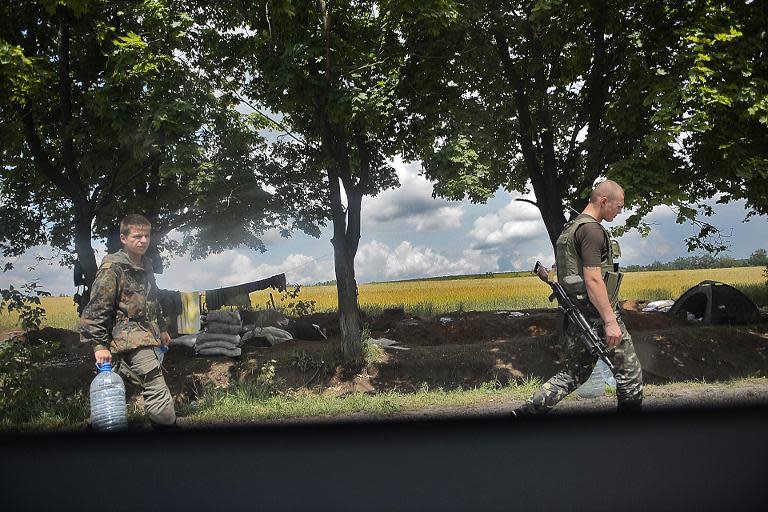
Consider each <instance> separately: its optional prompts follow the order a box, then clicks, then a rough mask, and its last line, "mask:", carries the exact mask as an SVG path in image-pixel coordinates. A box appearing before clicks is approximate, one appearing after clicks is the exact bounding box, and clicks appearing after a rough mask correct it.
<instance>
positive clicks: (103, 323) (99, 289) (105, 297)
mask: <svg viewBox="0 0 768 512" xmlns="http://www.w3.org/2000/svg"><path fill="white" fill-rule="evenodd" d="M117 295H118V277H117V274H116V273H115V271H114V270H113V269H112V268H109V267H107V268H102V269H100V270H99V272H98V273H97V274H96V279H95V280H94V281H93V285H92V286H91V300H90V302H88V305H87V306H86V307H85V309H84V310H83V315H82V317H81V318H80V341H82V342H87V343H90V344H91V345H92V346H93V351H94V352H98V351H101V350H109V342H110V341H111V339H112V326H113V325H114V322H115V310H116V308H117V301H118V297H117Z"/></svg>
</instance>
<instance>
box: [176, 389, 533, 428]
mask: <svg viewBox="0 0 768 512" xmlns="http://www.w3.org/2000/svg"><path fill="white" fill-rule="evenodd" d="M540 385H541V382H540V381H539V380H538V379H535V378H531V379H527V380H525V381H523V382H520V383H517V384H512V385H509V386H500V385H498V383H496V382H491V383H487V384H485V385H483V386H480V387H478V388H475V389H470V390H461V389H457V390H444V389H429V388H428V387H427V386H426V384H425V385H423V386H422V388H421V389H420V390H419V391H417V392H415V393H399V392H386V393H377V394H364V393H354V394H350V395H344V396H325V395H320V394H316V393H307V394H297V395H293V396H291V395H288V394H271V393H270V392H269V391H268V390H265V389H264V388H262V387H260V386H257V385H255V384H253V383H238V384H235V385H232V386H230V387H229V388H226V389H219V390H212V391H210V392H209V393H207V394H206V395H205V396H204V397H203V398H202V399H201V400H199V401H197V402H195V403H193V404H190V405H188V406H186V407H185V408H184V409H183V411H181V413H182V414H183V415H185V416H186V417H187V420H188V421H191V422H192V423H196V422H200V423H207V422H214V423H228V422H247V421H258V420H271V419H278V418H300V417H312V416H339V415H346V414H354V413H366V414H375V415H385V416H386V415H391V414H395V413H399V412H405V411H417V410H424V409H429V408H444V407H467V406H471V405H477V404H481V403H485V402H489V401H491V400H493V401H512V400H525V399H526V398H528V397H529V396H530V395H531V393H533V392H534V391H535V390H536V389H537V388H538V386H540Z"/></svg>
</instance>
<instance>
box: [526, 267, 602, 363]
mask: <svg viewBox="0 0 768 512" xmlns="http://www.w3.org/2000/svg"><path fill="white" fill-rule="evenodd" d="M533 273H534V274H536V275H537V276H539V279H541V280H542V281H544V282H545V283H547V284H548V285H549V286H551V287H552V295H550V296H549V301H550V302H552V301H553V300H555V299H557V302H558V303H560V309H561V310H562V311H563V312H564V313H565V315H566V316H567V317H568V321H569V322H573V323H574V324H575V325H576V327H577V328H578V330H579V339H580V340H581V341H582V343H584V345H586V346H587V349H589V353H590V354H592V355H595V356H598V357H599V358H600V359H602V360H603V361H604V362H605V364H607V365H608V368H610V369H611V371H613V364H612V363H611V360H610V359H608V353H607V352H606V350H605V345H603V341H602V340H601V339H600V337H599V336H598V335H597V332H595V329H594V328H593V327H592V326H591V325H589V322H587V319H586V318H584V315H582V314H581V311H579V308H577V307H576V304H574V303H573V301H572V300H571V298H570V297H569V296H568V294H567V293H565V290H564V289H563V287H562V286H561V285H560V283H557V282H554V281H550V280H549V273H548V272H547V269H546V268H544V265H542V264H541V262H539V261H537V262H536V266H535V267H533Z"/></svg>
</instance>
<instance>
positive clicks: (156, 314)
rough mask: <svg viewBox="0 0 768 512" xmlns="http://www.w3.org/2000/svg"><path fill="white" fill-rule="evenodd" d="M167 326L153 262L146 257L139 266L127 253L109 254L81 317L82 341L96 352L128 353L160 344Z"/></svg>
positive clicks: (102, 264) (100, 269)
mask: <svg viewBox="0 0 768 512" xmlns="http://www.w3.org/2000/svg"><path fill="white" fill-rule="evenodd" d="M165 327H166V326H165V319H164V318H163V315H162V311H161V309H160V303H159V302H158V290H157V284H156V283H155V274H154V272H153V270H152V262H151V261H150V259H149V258H147V257H144V258H142V265H141V266H139V265H136V264H135V263H133V262H132V261H131V259H130V258H129V257H128V255H127V254H126V253H125V252H123V251H118V252H116V253H113V254H108V255H107V256H106V257H105V258H104V260H103V261H102V263H101V267H99V271H98V273H97V274H96V279H95V280H94V282H93V286H92V287H91V300H90V302H88V305H87V306H86V307H85V309H84V310H83V315H82V317H81V318H80V341H82V342H84V343H91V344H92V345H93V350H94V352H95V351H97V350H103V349H106V348H108V349H109V350H111V351H112V352H115V353H120V352H127V351H129V350H133V349H135V348H138V347H143V346H157V345H160V333H161V332H163V331H165Z"/></svg>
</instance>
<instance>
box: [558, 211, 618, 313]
mask: <svg viewBox="0 0 768 512" xmlns="http://www.w3.org/2000/svg"><path fill="white" fill-rule="evenodd" d="M591 222H594V223H596V224H597V225H598V226H600V229H602V230H603V234H604V235H605V239H606V241H607V245H608V258H607V260H606V261H603V262H601V267H602V272H603V280H604V281H605V285H606V288H607V289H608V299H609V300H610V301H611V306H613V307H615V306H616V303H617V302H618V300H619V288H620V286H621V280H622V278H623V277H624V274H622V273H621V272H619V265H618V263H616V262H615V259H616V258H618V257H619V256H621V249H620V247H619V243H618V242H617V241H616V240H612V239H611V237H610V236H609V235H608V231H606V229H605V228H604V227H603V226H602V225H601V224H600V223H599V222H597V221H596V220H595V219H593V218H592V217H589V216H583V217H582V216H579V217H577V218H575V219H573V220H572V221H570V222H568V223H567V224H566V225H565V227H564V228H563V232H562V233H560V236H559V237H558V238H557V243H556V245H555V257H556V259H557V281H558V282H559V283H560V285H561V286H562V287H563V289H564V290H565V291H566V293H567V294H568V296H569V297H571V300H574V301H576V302H577V303H585V302H589V297H588V296H587V287H586V285H585V284H584V267H583V261H582V258H581V256H580V255H579V252H578V251H577V250H576V230H577V229H579V228H580V227H581V226H583V225H584V224H589V223H591Z"/></svg>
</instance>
